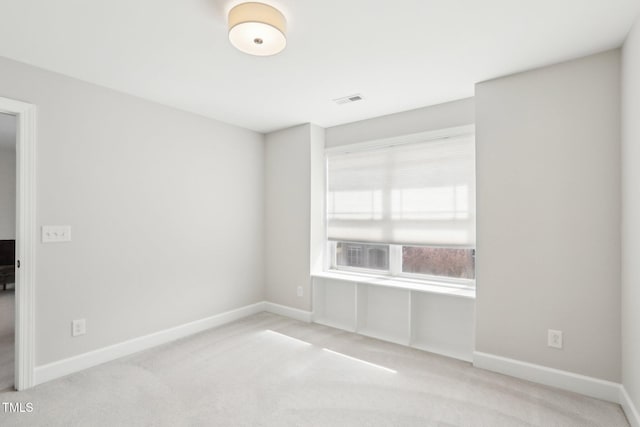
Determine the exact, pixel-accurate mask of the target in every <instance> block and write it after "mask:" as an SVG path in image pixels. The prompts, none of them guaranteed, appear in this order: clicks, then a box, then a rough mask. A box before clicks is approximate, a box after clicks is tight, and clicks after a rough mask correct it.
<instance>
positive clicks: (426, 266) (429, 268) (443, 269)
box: [402, 246, 476, 279]
mask: <svg viewBox="0 0 640 427" xmlns="http://www.w3.org/2000/svg"><path fill="white" fill-rule="evenodd" d="M475 253H476V251H475V249H461V248H436V247H429V246H403V247H402V272H403V273H408V274H426V275H429V276H443V277H452V278H457V279H475V267H476V265H475V264H476V263H475Z"/></svg>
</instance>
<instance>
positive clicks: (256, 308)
mask: <svg viewBox="0 0 640 427" xmlns="http://www.w3.org/2000/svg"><path fill="white" fill-rule="evenodd" d="M265 310H266V309H265V302H264V301H261V302H258V303H256V304H251V305H247V306H244V307H240V308H237V309H235V310H230V311H227V312H224V313H220V314H216V315H215V316H211V317H207V318H205V319H200V320H196V321H194V322H189V323H185V324H184V325H180V326H176V327H173V328H170V329H165V330H163V331H159V332H155V333H153V334H149V335H145V336H142V337H138V338H134V339H131V340H128V341H124V342H121V343H118V344H114V345H110V346H108V347H103V348H100V349H97V350H93V351H90V352H88V353H83V354H79V355H77V356H73V357H70V358H68V359H63V360H59V361H56V362H53V363H48V364H46V365H42V366H37V367H36V368H35V384H36V385H37V384H42V383H44V382H47V381H50V380H53V379H55V378H59V377H63V376H65V375H69V374H72V373H74V372H78V371H81V370H83V369H87V368H90V367H92V366H96V365H100V364H102V363H106V362H110V361H112V360H114V359H118V358H120V357H124V356H128V355H130V354H133V353H137V352H139V351H142V350H146V349H149V348H151V347H155V346H158V345H161V344H165V343H168V342H171V341H175V340H177V339H179V338H184V337H187V336H189V335H193V334H196V333H198V332H202V331H205V330H207V329H210V328H214V327H216V326H220V325H223V324H225V323H229V322H233V321H234V320H238V319H241V318H243V317H247V316H250V315H252V314H256V313H260V312H262V311H265Z"/></svg>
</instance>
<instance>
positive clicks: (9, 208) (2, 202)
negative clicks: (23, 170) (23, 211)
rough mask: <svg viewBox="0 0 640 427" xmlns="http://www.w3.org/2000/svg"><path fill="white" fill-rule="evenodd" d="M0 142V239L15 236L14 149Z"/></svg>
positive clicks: (13, 237) (8, 238)
mask: <svg viewBox="0 0 640 427" xmlns="http://www.w3.org/2000/svg"><path fill="white" fill-rule="evenodd" d="M4 145H5V144H1V143H0V240H10V239H15V238H16V150H15V148H13V149H12V148H9V147H5V146H4Z"/></svg>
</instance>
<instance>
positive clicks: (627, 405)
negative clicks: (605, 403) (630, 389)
mask: <svg viewBox="0 0 640 427" xmlns="http://www.w3.org/2000/svg"><path fill="white" fill-rule="evenodd" d="M620 406H622V409H623V410H624V414H625V415H626V416H627V420H629V424H631V427H640V413H639V412H638V409H637V408H636V405H635V404H634V403H633V401H632V400H631V397H629V393H627V389H626V388H625V387H624V386H621V387H620Z"/></svg>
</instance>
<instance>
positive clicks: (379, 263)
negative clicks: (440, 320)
mask: <svg viewBox="0 0 640 427" xmlns="http://www.w3.org/2000/svg"><path fill="white" fill-rule="evenodd" d="M474 150H475V147H474V138H473V134H469V133H467V134H458V135H451V136H448V137H446V138H438V139H431V140H425V141H424V142H411V143H395V144H393V143H392V144H386V146H384V147H380V146H378V147H373V148H371V147H369V148H365V149H357V148H356V149H354V148H353V147H351V148H349V147H347V148H346V149H345V148H344V147H343V148H341V149H330V150H328V151H327V212H326V215H327V216H326V220H327V221H326V223H327V238H328V240H329V242H330V244H329V248H330V252H331V253H330V255H331V268H334V269H338V270H352V271H357V272H374V273H378V274H389V275H394V276H408V277H414V278H419V277H431V276H437V277H445V278H448V279H454V280H463V281H464V280H467V281H468V280H470V279H474V278H475V155H474Z"/></svg>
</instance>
